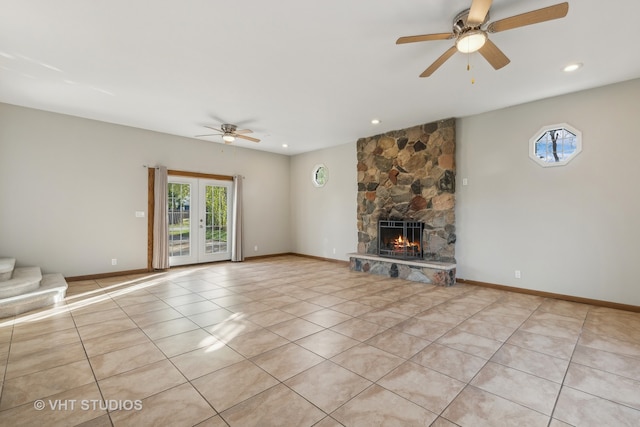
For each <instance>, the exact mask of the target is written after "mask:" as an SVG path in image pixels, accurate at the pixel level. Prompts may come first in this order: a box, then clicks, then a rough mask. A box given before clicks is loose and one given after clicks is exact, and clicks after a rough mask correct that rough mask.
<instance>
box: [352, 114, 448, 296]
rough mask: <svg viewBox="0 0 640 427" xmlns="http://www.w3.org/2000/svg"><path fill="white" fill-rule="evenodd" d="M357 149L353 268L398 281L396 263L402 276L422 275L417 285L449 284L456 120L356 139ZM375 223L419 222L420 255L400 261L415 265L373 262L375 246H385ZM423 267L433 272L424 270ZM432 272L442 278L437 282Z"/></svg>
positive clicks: (377, 249) (405, 257)
mask: <svg viewBox="0 0 640 427" xmlns="http://www.w3.org/2000/svg"><path fill="white" fill-rule="evenodd" d="M356 146H357V158H358V166H357V168H358V200H357V205H358V214H357V215H358V252H357V254H354V257H353V258H352V268H353V269H355V270H361V271H365V270H367V269H369V270H371V269H373V267H372V266H375V267H376V268H377V269H378V270H380V271H382V273H379V274H389V275H390V276H392V277H402V272H401V270H402V268H400V267H398V265H403V266H404V265H406V266H408V267H407V268H410V270H411V271H409V272H405V273H406V275H407V276H408V275H413V276H414V278H415V277H417V276H421V275H422V276H424V277H421V278H419V281H424V282H428V283H432V282H439V283H438V284H445V285H447V284H452V283H453V282H454V281H455V242H456V234H455V195H454V193H455V119H448V120H441V121H438V122H433V123H427V124H423V125H419V126H414V127H411V128H408V129H402V130H397V131H392V132H388V133H386V134H382V135H376V136H372V137H368V138H361V139H359V140H358V141H357V144H356ZM379 221H390V222H397V221H407V222H409V223H422V224H423V230H422V232H421V233H420V236H419V246H420V256H419V257H414V256H411V257H407V256H406V254H404V256H403V257H402V259H403V260H405V261H406V260H407V259H411V261H412V262H413V261H416V262H415V263H413V264H416V265H412V263H411V262H410V263H406V262H400V261H398V264H393V263H390V262H389V261H388V260H387V261H385V259H384V258H380V260H378V259H377V258H376V257H379V255H383V254H382V253H381V252H380V253H379V250H380V248H381V247H385V246H388V245H389V242H386V243H385V242H384V241H382V242H381V241H380V239H381V238H382V239H386V238H385V237H384V236H382V235H381V234H380V230H379ZM363 260H366V261H363ZM372 263H373V264H372ZM425 264H428V265H430V266H432V267H435V270H437V271H435V272H433V271H427V270H425V269H424V267H423V266H424V265H425ZM367 265H368V267H367ZM405 270H406V269H405ZM418 271H419V272H418ZM396 273H397V274H396ZM436 273H437V274H438V275H439V276H441V275H442V274H445V275H446V276H447V277H446V278H442V277H440V278H436V277H435V276H434V275H435V274H436ZM434 278H435V280H434Z"/></svg>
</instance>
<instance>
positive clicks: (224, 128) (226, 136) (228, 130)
mask: <svg viewBox="0 0 640 427" xmlns="http://www.w3.org/2000/svg"><path fill="white" fill-rule="evenodd" d="M205 127H206V128H207V129H211V130H215V131H216V132H218V133H210V134H206V135H196V136H195V137H196V138H201V137H203V136H222V140H223V141H224V143H225V144H231V143H232V142H233V141H235V140H236V138H240V139H246V140H247V141H251V142H260V140H259V139H258V138H254V137H252V136H247V135H245V134H247V133H253V131H252V130H250V129H238V126H237V125H232V124H230V123H224V124H222V125H220V129H217V128H214V127H211V126H205Z"/></svg>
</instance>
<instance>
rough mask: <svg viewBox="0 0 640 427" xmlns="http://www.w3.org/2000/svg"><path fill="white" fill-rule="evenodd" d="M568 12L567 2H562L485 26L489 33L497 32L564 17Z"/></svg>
mask: <svg viewBox="0 0 640 427" xmlns="http://www.w3.org/2000/svg"><path fill="white" fill-rule="evenodd" d="M568 12H569V3H567V2H564V3H560V4H556V5H554V6H549V7H544V8H542V9H538V10H532V11H531V12H527V13H522V14H520V15H516V16H512V17H511V18H505V19H501V20H499V21H496V22H492V23H491V24H489V27H487V31H489V32H490V33H498V32H500V31H506V30H512V29H514V28H519V27H524V26H526V25H532V24H538V23H540V22H545V21H551V20H553V19H559V18H564V17H565V16H567V13H568Z"/></svg>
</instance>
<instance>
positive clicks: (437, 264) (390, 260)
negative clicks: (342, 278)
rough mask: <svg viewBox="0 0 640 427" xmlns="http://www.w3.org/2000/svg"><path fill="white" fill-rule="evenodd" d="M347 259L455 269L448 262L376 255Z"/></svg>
mask: <svg viewBox="0 0 640 427" xmlns="http://www.w3.org/2000/svg"><path fill="white" fill-rule="evenodd" d="M347 256H349V258H360V259H368V260H370V261H382V262H388V263H395V264H404V265H409V266H413V267H421V268H430V269H433V270H451V269H453V268H456V264H455V263H450V262H438V261H424V260H407V259H396V258H387V257H382V256H377V255H370V254H359V253H357V252H353V253H349V254H347Z"/></svg>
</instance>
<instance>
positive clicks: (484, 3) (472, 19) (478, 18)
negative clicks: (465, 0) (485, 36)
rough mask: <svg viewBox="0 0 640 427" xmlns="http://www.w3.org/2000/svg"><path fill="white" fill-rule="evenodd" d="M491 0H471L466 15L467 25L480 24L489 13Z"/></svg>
mask: <svg viewBox="0 0 640 427" xmlns="http://www.w3.org/2000/svg"><path fill="white" fill-rule="evenodd" d="M492 2H493V0H473V2H471V9H469V16H468V17H467V25H468V26H470V27H475V26H478V25H480V24H482V23H483V22H484V20H485V18H486V17H487V13H489V8H491V3H492Z"/></svg>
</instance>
